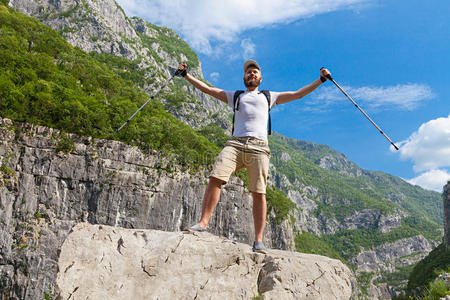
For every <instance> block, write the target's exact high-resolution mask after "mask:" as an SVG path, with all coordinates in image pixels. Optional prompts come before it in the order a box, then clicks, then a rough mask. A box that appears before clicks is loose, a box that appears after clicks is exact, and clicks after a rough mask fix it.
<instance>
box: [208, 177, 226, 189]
mask: <svg viewBox="0 0 450 300" xmlns="http://www.w3.org/2000/svg"><path fill="white" fill-rule="evenodd" d="M225 183H226V182H225V181H223V180H221V179H219V178H216V177H213V176H210V177H209V184H210V185H214V186H217V187H218V188H221V187H222V185H224V184H225Z"/></svg>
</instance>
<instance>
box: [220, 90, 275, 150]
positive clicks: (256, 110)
mask: <svg viewBox="0 0 450 300" xmlns="http://www.w3.org/2000/svg"><path fill="white" fill-rule="evenodd" d="M234 93H235V91H226V94H227V100H228V105H229V106H230V107H231V108H232V109H233V97H234ZM279 94H280V93H277V92H270V102H271V103H270V107H271V108H273V107H274V106H275V105H276V102H277V98H278V95H279ZM239 97H240V99H241V100H240V103H239V110H236V111H235V121H234V134H233V136H238V137H244V136H251V137H255V138H257V139H260V140H263V141H267V120H268V118H269V108H268V107H267V105H268V103H267V98H266V96H264V94H263V93H261V92H260V91H255V92H247V91H246V92H245V93H243V94H241V95H240V96H239ZM237 101H238V100H237V99H236V104H237Z"/></svg>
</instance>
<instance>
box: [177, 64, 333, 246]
mask: <svg viewBox="0 0 450 300" xmlns="http://www.w3.org/2000/svg"><path fill="white" fill-rule="evenodd" d="M178 71H179V72H180V73H181V75H182V76H183V77H184V78H185V79H186V80H187V81H189V82H190V83H191V84H192V85H193V86H195V87H196V88H198V89H199V90H201V91H202V92H204V93H206V94H208V95H211V96H213V97H214V98H216V99H219V100H220V101H223V102H225V103H227V104H228V105H229V106H230V107H231V108H232V109H233V111H234V112H235V122H234V120H233V133H232V137H231V139H230V140H229V141H227V143H226V144H225V146H224V148H223V150H222V151H221V152H220V154H219V156H218V157H217V160H216V162H215V164H214V168H213V171H212V173H211V175H210V177H209V183H208V186H207V188H206V191H205V194H204V197H203V205H202V216H201V218H200V221H199V222H198V223H197V224H195V225H193V226H192V227H190V228H189V229H188V231H205V230H206V229H207V227H208V223H209V220H210V218H211V215H212V213H213V211H214V208H215V207H216V205H217V203H218V201H219V198H220V189H221V187H222V185H224V184H226V183H227V182H228V180H229V178H230V176H231V174H233V173H234V172H236V171H237V170H239V169H241V168H246V169H247V173H248V183H249V184H248V189H249V191H250V192H251V193H252V198H253V224H254V227H255V241H254V243H253V251H255V252H259V253H264V254H267V248H266V247H265V246H264V243H263V232H264V226H265V222H266V213H267V207H266V195H265V194H266V184H267V175H268V170H269V158H270V149H269V146H268V142H267V121H268V117H269V110H270V109H271V108H273V107H274V106H275V105H278V104H283V103H287V102H290V101H293V100H296V99H300V98H302V97H304V96H306V95H308V94H309V93H311V92H312V91H314V90H315V89H316V88H317V87H318V86H319V85H321V84H322V83H323V82H325V81H326V80H327V76H328V75H329V76H331V74H330V72H329V71H328V70H327V69H323V68H322V69H321V70H320V77H319V78H318V79H317V80H315V81H314V82H312V83H311V84H309V85H306V86H304V87H302V88H301V89H299V90H297V91H293V92H269V91H262V92H260V91H258V88H259V85H260V84H261V81H262V75H261V68H260V67H259V64H258V63H257V62H256V61H254V60H247V61H246V62H245V63H244V78H243V79H244V84H245V87H246V90H245V91H241V92H238V93H237V92H236V91H224V90H221V89H218V88H216V87H212V86H208V85H207V84H205V83H204V82H202V81H200V80H198V79H196V78H195V77H193V76H192V75H191V74H189V73H187V65H186V64H181V65H180V66H179V67H178Z"/></svg>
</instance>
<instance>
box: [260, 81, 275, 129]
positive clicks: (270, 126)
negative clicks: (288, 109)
mask: <svg viewBox="0 0 450 300" xmlns="http://www.w3.org/2000/svg"><path fill="white" fill-rule="evenodd" d="M260 93H263V94H264V96H266V99H267V105H268V107H269V129H268V130H267V134H268V135H271V134H272V120H271V119H270V92H269V91H268V90H262V91H261V92H260Z"/></svg>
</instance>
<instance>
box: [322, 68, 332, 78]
mask: <svg viewBox="0 0 450 300" xmlns="http://www.w3.org/2000/svg"><path fill="white" fill-rule="evenodd" d="M323 69H325V68H324V67H322V68H320V70H321V71H322V70H323ZM325 78H327V79H330V80H333V78H332V77H331V75H330V74H327V75H325Z"/></svg>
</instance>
